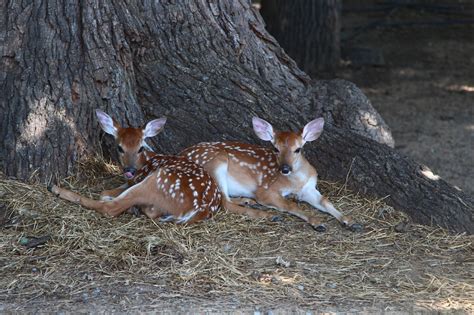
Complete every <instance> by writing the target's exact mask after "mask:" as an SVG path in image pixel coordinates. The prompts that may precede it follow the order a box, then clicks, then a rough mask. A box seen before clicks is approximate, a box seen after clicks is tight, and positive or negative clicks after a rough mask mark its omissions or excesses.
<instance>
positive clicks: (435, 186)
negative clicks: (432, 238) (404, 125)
mask: <svg viewBox="0 0 474 315" xmlns="http://www.w3.org/2000/svg"><path fill="white" fill-rule="evenodd" d="M0 11H1V12H4V13H3V14H1V15H0V47H1V68H0V93H1V95H2V96H3V97H2V98H0V109H1V116H0V123H1V126H0V138H2V139H4V141H3V142H2V143H0V161H1V162H2V166H1V168H2V170H3V171H4V172H5V173H7V174H8V175H13V176H17V177H19V178H23V179H26V178H28V177H29V176H31V175H32V174H33V173H34V174H36V175H37V176H39V177H40V178H43V179H44V178H47V177H49V176H50V175H51V174H58V175H60V176H63V175H65V174H67V173H68V172H70V171H71V170H72V168H73V165H74V162H75V161H77V160H78V159H80V158H82V157H85V156H87V155H88V154H94V152H96V151H97V150H99V148H100V141H99V140H98V139H99V137H98V135H99V126H98V123H97V122H96V120H95V118H94V111H93V110H94V109H95V108H101V109H103V110H105V111H107V112H108V113H110V114H111V115H113V116H114V117H117V118H118V119H119V120H120V122H121V123H123V124H130V125H139V124H140V123H143V122H144V121H145V120H146V119H151V118H153V117H160V116H167V117H168V118H169V120H168V121H169V123H168V124H167V126H166V127H165V132H164V133H162V134H161V135H160V136H158V137H156V141H155V143H154V144H155V145H157V147H158V148H159V149H160V150H161V151H163V152H167V153H176V152H178V151H179V150H181V149H183V148H184V147H186V146H188V145H191V144H194V143H196V142H199V141H206V140H222V139H234V140H243V141H251V142H255V137H254V136H253V132H252V130H251V127H250V121H251V117H252V116H253V115H259V116H261V117H262V118H264V119H267V120H269V121H272V122H273V123H274V125H275V126H279V127H281V128H287V127H290V128H300V127H301V126H302V125H303V124H304V123H305V122H307V121H309V120H310V119H312V118H314V117H316V116H320V115H323V116H324V117H325V119H326V121H327V125H326V131H325V132H324V133H323V136H322V138H321V140H320V141H318V142H317V143H315V144H312V145H311V146H308V150H306V152H307V153H306V154H307V156H308V157H309V160H310V161H312V162H313V163H314V164H315V166H316V167H317V168H318V170H319V173H320V175H321V177H322V178H324V179H331V180H344V179H345V178H346V175H347V174H348V171H349V169H350V170H351V173H350V176H349V179H348V182H347V184H348V186H349V187H350V188H353V189H356V190H363V191H364V192H365V193H367V194H369V195H374V196H379V197H386V196H387V195H390V196H389V197H387V198H386V201H387V202H388V203H390V204H392V205H395V206H396V207H397V208H399V209H401V210H404V211H406V212H407V213H409V214H410V215H412V217H413V219H414V220H415V221H417V222H421V223H426V224H430V223H433V224H438V225H441V226H445V227H448V228H450V229H452V230H454V231H467V232H470V233H472V232H473V231H474V220H473V217H472V215H473V214H472V205H473V201H472V199H471V198H470V197H468V196H466V195H464V194H463V193H460V192H458V191H456V190H455V189H454V188H453V187H451V186H449V185H447V184H446V183H445V182H444V181H442V180H438V181H433V180H428V179H427V178H425V177H423V176H422V175H420V174H421V173H420V172H419V166H418V165H417V164H416V163H415V162H413V161H411V160H409V159H407V158H405V157H401V156H399V155H398V154H397V153H396V152H394V151H393V150H392V149H390V148H389V147H388V146H387V145H385V144H380V143H386V144H389V145H390V144H392V145H393V142H392V139H391V135H390V131H389V130H388V128H387V127H386V125H385V123H384V122H383V120H382V119H381V118H380V116H379V115H378V114H377V113H376V112H375V111H374V110H373V108H372V107H371V105H370V103H369V101H368V100H367V98H366V97H365V96H364V95H363V94H362V93H361V91H360V90H359V89H358V88H357V87H356V86H354V85H353V84H351V83H349V82H346V81H339V80H336V81H317V82H312V81H311V80H310V79H309V77H308V76H307V75H306V74H305V73H303V72H302V71H300V70H299V69H298V68H297V66H296V64H295V63H294V62H293V61H292V60H291V59H290V58H289V57H288V56H287V55H286V54H285V53H284V52H283V50H282V49H281V48H280V47H279V46H278V43H277V42H276V41H275V39H274V38H273V37H271V36H270V35H269V34H268V33H267V32H266V31H265V29H264V26H263V21H262V19H261V17H260V15H259V13H258V12H257V11H255V10H254V9H253V8H252V7H251V5H250V3H249V1H244V0H242V1H230V0H227V1H224V0H222V1H206V0H202V1H178V2H174V1H169V2H166V3H165V2H164V1H143V2H135V1H132V2H129V1H119V0H117V1H114V2H111V1H101V0H90V1H84V2H71V1H64V0H53V1H48V2H44V1H31V2H19V1H9V2H6V1H2V0H0ZM367 137H370V138H372V139H375V140H377V141H378V142H375V141H373V140H370V139H369V138H367ZM110 147H111V146H105V147H104V149H105V150H106V151H107V150H108V148H110ZM112 148H113V147H112Z"/></svg>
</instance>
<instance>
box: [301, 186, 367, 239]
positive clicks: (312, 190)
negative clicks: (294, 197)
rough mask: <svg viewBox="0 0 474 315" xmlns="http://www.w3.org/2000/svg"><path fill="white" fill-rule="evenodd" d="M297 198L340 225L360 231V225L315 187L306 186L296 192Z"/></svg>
mask: <svg viewBox="0 0 474 315" xmlns="http://www.w3.org/2000/svg"><path fill="white" fill-rule="evenodd" d="M298 198H299V199H300V200H302V201H305V202H307V203H309V204H310V205H312V206H313V207H315V208H316V209H319V210H321V211H322V212H326V213H328V214H330V215H332V216H333V217H335V218H336V219H337V220H338V221H339V222H340V223H341V224H342V225H344V226H346V227H348V228H350V229H351V230H353V231H361V230H362V229H363V227H362V225H361V224H359V223H355V222H354V221H352V219H351V217H349V216H345V215H343V214H342V213H341V212H339V211H338V210H337V209H336V208H335V207H334V206H333V204H332V203H331V202H330V201H329V200H328V199H327V198H326V197H324V196H323V195H321V193H320V192H319V191H318V190H317V189H316V187H306V188H304V189H303V191H302V192H301V193H300V194H298Z"/></svg>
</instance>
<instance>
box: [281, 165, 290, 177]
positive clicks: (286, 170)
mask: <svg viewBox="0 0 474 315" xmlns="http://www.w3.org/2000/svg"><path fill="white" fill-rule="evenodd" d="M280 172H281V173H282V174H283V175H288V174H290V173H291V167H290V166H289V165H287V164H283V165H282V166H280Z"/></svg>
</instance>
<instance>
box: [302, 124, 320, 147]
mask: <svg viewBox="0 0 474 315" xmlns="http://www.w3.org/2000/svg"><path fill="white" fill-rule="evenodd" d="M323 127H324V118H316V119H315V120H312V121H310V122H309V123H307V124H306V126H304V128H303V132H302V134H301V136H302V137H303V141H304V142H309V141H314V140H316V139H318V138H319V136H320V135H321V133H322V132H323Z"/></svg>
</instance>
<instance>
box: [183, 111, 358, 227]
mask: <svg viewBox="0 0 474 315" xmlns="http://www.w3.org/2000/svg"><path fill="white" fill-rule="evenodd" d="M252 123H253V129H254V131H255V133H256V135H257V136H258V137H259V138H260V139H262V140H264V141H270V142H271V143H272V144H273V147H274V148H273V150H272V149H269V148H265V147H262V146H258V145H251V144H245V143H239V142H203V143H199V144H197V145H194V146H191V147H189V148H187V149H185V150H184V151H182V152H181V153H180V154H181V155H183V156H187V157H188V158H189V159H190V160H192V161H194V162H196V163H197V164H199V165H201V166H202V167H204V169H206V170H207V171H208V172H209V173H210V174H211V176H212V177H214V179H215V180H216V181H217V183H218V185H219V188H220V190H221V192H222V194H223V198H224V199H225V200H227V203H228V204H234V203H235V204H236V203H240V202H242V201H245V202H246V203H249V202H250V203H252V202H253V201H252V200H250V199H247V198H252V199H255V201H256V202H257V203H258V204H261V205H264V206H266V207H269V208H273V209H276V210H279V211H281V212H287V213H289V214H291V215H294V216H297V217H299V218H300V219H302V220H304V221H306V222H308V223H309V224H311V225H312V226H313V227H314V228H315V229H316V230H317V231H325V230H326V225H325V224H324V223H322V222H321V221H320V220H318V219H317V218H315V217H314V216H308V215H306V214H305V213H304V212H303V211H301V210H300V209H299V207H298V205H297V204H296V203H295V202H292V201H290V200H288V199H286V198H285V197H287V196H289V195H295V196H296V198H297V199H298V200H301V201H305V202H307V203H309V204H310V205H311V206H313V207H315V208H317V209H319V210H321V211H323V212H326V213H329V214H330V215H332V216H333V217H335V218H336V219H337V220H338V221H339V222H340V223H341V224H343V225H344V226H346V227H348V228H350V229H352V230H354V231H358V230H361V229H362V225H360V224H358V223H354V222H353V221H352V220H351V219H350V218H349V217H346V216H344V215H342V213H341V212H339V211H338V210H336V208H335V207H334V206H333V205H332V203H331V202H329V200H328V199H327V198H326V197H324V196H322V195H321V193H320V192H319V191H318V190H317V189H316V184H317V176H318V174H317V172H316V169H315V168H314V167H313V166H312V165H311V164H310V163H309V162H308V161H307V160H306V158H305V157H304V156H303V154H302V148H303V146H304V144H305V143H306V142H310V141H314V140H316V139H317V138H318V137H319V136H320V135H321V133H322V130H323V126H324V119H323V118H318V119H315V120H313V121H311V122H309V123H308V124H306V126H305V127H304V128H303V130H302V131H300V132H291V131H283V132H278V131H274V130H273V127H272V125H271V124H270V123H268V122H267V121H265V120H263V119H260V118H258V117H254V118H253V119H252ZM231 197H244V198H235V199H231ZM237 209H238V208H237ZM246 209H247V210H241V213H246V214H247V215H250V216H252V217H264V215H262V212H265V211H263V210H258V209H250V208H246Z"/></svg>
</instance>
